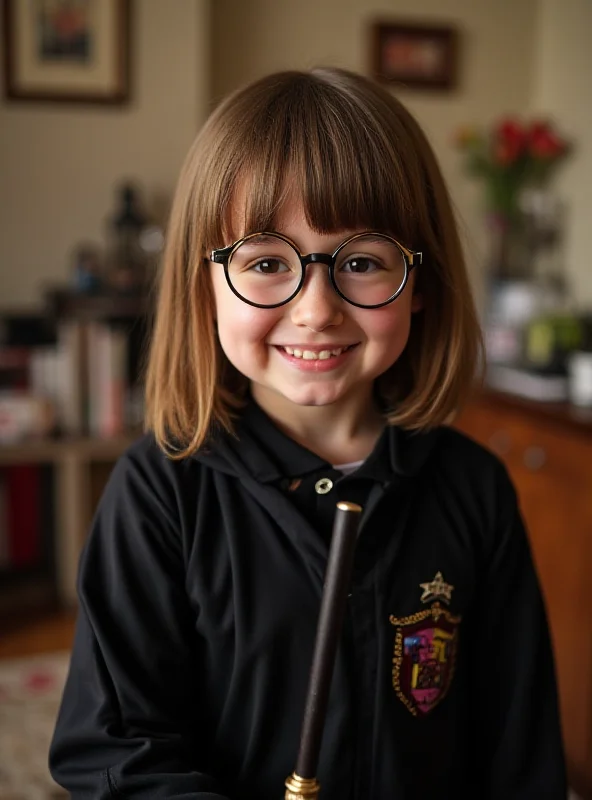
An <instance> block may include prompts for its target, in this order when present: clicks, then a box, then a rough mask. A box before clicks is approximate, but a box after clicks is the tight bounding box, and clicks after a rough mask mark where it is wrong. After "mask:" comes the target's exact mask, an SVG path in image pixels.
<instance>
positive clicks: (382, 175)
mask: <svg viewBox="0 0 592 800" xmlns="http://www.w3.org/2000/svg"><path fill="white" fill-rule="evenodd" d="M287 175H289V176H291V177H292V178H293V179H294V182H293V183H294V185H296V186H298V187H299V190H300V191H301V196H302V202H303V205H304V209H305V213H306V217H307V221H308V224H309V225H310V226H311V227H312V228H314V229H315V230H316V231H318V232H320V233H329V232H336V231H340V230H343V229H350V230H351V229H355V228H367V229H373V230H381V231H384V232H387V233H391V235H393V236H396V238H397V239H399V240H400V241H401V242H403V243H404V244H405V245H406V246H407V247H409V248H412V249H414V250H421V251H422V252H423V264H422V265H421V266H420V267H419V268H418V269H417V274H416V279H415V280H416V283H415V287H416V290H417V291H419V292H421V294H422V296H423V301H424V307H423V310H422V311H421V312H419V313H415V314H414V315H413V320H412V323H411V331H410V336H409V341H408V343H407V346H406V348H405V351H404V352H403V354H402V355H401V357H400V358H399V359H398V361H397V362H396V363H395V364H394V365H393V366H392V367H391V368H390V369H389V370H388V371H387V372H386V373H385V374H384V375H382V376H381V377H380V379H379V381H378V383H377V388H378V390H379V393H380V395H381V397H382V399H383V401H384V402H385V403H386V406H387V408H388V409H389V411H388V421H389V422H390V423H391V424H397V425H400V426H402V427H405V428H410V429H427V428H429V427H433V426H435V425H438V424H441V423H443V422H446V421H447V420H449V419H450V418H451V417H452V416H453V415H454V414H455V413H456V411H457V410H458V408H459V406H460V404H461V403H462V401H463V400H464V399H465V398H466V396H467V393H468V392H469V390H470V388H471V386H472V382H473V378H474V375H475V372H476V368H477V366H478V365H479V362H480V360H481V350H482V343H481V334H480V329H479V325H478V321H477V316H476V313H475V308H474V304H473V300H472V296H471V291H470V287H469V281H468V277H467V273H466V268H465V264H464V260H463V255H462V249H461V244H460V241H459V237H458V233H457V228H456V224H455V220H454V215H453V211H452V208H451V203H450V199H449V196H448V192H447V190H446V187H445V184H444V181H443V178H442V175H441V172H440V169H439V167H438V164H437V162H436V159H435V156H434V154H433V152H432V149H431V147H430V145H429V144H428V142H427V139H426V137H425V135H424V134H423V132H422V130H421V128H420V127H419V125H418V124H417V122H416V121H415V120H414V118H413V117H412V116H411V114H410V113H409V112H408V111H407V110H406V109H405V107H404V106H403V105H402V104H401V103H400V102H399V101H398V100H397V99H396V98H395V97H393V96H392V95H391V94H390V93H389V92H387V91H386V90H384V89H383V88H381V87H380V86H378V85H376V84H374V83H372V82H371V81H369V80H368V79H366V78H364V77H362V76H361V75H357V74H355V73H351V72H348V71H345V70H341V69H335V68H330V69H329V68H325V69H314V70H312V71H310V72H296V71H291V72H281V73H277V74H273V75H269V76H267V77H265V78H263V79H261V80H259V81H257V82H255V83H252V84H251V85H249V86H247V87H246V88H244V89H241V90H239V91H237V92H235V93H234V94H232V95H230V96H229V97H228V98H227V99H226V100H225V101H224V102H223V103H222V104H221V105H220V106H219V107H218V108H217V109H216V110H215V111H214V112H213V114H212V115H211V116H210V118H209V120H208V121H207V123H206V124H205V125H204V127H203V128H202V130H201V132H200V133H199V135H198V136H197V138H196V140H195V142H194V144H193V146H192V148H191V150H190V152H189V154H188V156H187V159H186V161H185V164H184V166H183V169H182V171H181V175H180V178H179V183H178V186H177V190H176V194H175V198H174V202H173V207H172V210H171V217H170V223H169V228H168V232H167V242H166V246H165V251H164V258H163V265H162V274H161V283H160V287H159V295H158V302H157V307H156V319H155V325H154V330H153V337H152V343H151V349H150V354H149V360H148V370H147V376H146V401H147V409H146V411H147V413H146V425H147V428H148V429H150V430H152V431H153V432H154V434H155V437H156V440H157V441H158V443H159V445H160V446H161V447H162V448H163V449H164V450H165V451H166V452H168V453H169V454H170V455H171V456H172V457H175V458H182V457H184V456H187V455H190V454H191V453H193V452H195V451H196V450H197V449H198V448H199V447H200V446H201V445H202V444H203V443H204V441H205V440H206V439H207V437H208V435H209V433H210V432H211V431H212V429H213V427H214V426H216V425H220V426H222V427H223V428H225V429H226V430H232V419H233V415H235V414H236V412H237V410H238V409H239V408H240V406H241V403H242V402H243V398H244V395H245V391H244V390H245V388H246V379H245V378H244V377H243V376H241V375H239V374H238V373H237V372H236V370H234V368H233V367H232V366H231V365H230V363H229V362H228V360H227V358H226V356H225V355H224V353H223V352H222V350H221V348H220V345H219V344H218V341H217V336H216V330H215V322H214V313H213V312H214V300H213V293H212V290H211V286H210V281H209V275H208V269H207V253H208V252H209V251H210V250H211V249H212V248H215V247H221V246H224V245H226V244H229V242H230V241H231V239H230V238H229V236H230V234H231V230H230V228H231V217H230V212H229V209H230V208H231V203H232V200H233V198H234V197H235V195H236V192H237V188H238V185H239V183H240V184H241V186H242V187H244V186H245V185H246V187H247V191H246V192H245V197H246V204H245V211H244V214H245V218H244V231H245V232H255V231H260V230H270V229H273V226H274V218H275V216H276V215H277V212H278V209H279V208H280V206H281V203H282V200H283V199H284V198H285V193H286V188H287V187H286V176H287ZM395 302H396V301H395Z"/></svg>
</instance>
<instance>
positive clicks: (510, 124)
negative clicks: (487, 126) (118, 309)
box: [493, 119, 527, 165]
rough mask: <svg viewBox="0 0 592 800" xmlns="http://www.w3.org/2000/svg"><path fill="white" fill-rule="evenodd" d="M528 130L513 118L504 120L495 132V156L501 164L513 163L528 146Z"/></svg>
mask: <svg viewBox="0 0 592 800" xmlns="http://www.w3.org/2000/svg"><path fill="white" fill-rule="evenodd" d="M526 141H527V138H526V131H525V130H524V128H523V127H522V126H521V125H520V123H518V122H516V121H515V120H513V119H506V120H503V121H502V122H501V123H500V124H499V125H498V127H497V129H496V130H495V132H494V137H493V158H494V160H495V161H496V162H497V163H498V164H501V165H508V164H513V163H514V162H516V161H517V160H518V159H519V158H520V156H521V155H522V154H523V152H524V150H525V147H526Z"/></svg>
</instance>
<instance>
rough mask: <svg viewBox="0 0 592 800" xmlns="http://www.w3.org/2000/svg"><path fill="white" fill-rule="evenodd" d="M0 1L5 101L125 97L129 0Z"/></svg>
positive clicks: (104, 100)
mask: <svg viewBox="0 0 592 800" xmlns="http://www.w3.org/2000/svg"><path fill="white" fill-rule="evenodd" d="M1 2H2V5H3V13H4V94H5V97H6V99H7V100H18V101H47V102H51V103H104V104H117V103H125V102H126V101H127V100H128V98H129V65H130V53H129V43H130V2H131V0H1Z"/></svg>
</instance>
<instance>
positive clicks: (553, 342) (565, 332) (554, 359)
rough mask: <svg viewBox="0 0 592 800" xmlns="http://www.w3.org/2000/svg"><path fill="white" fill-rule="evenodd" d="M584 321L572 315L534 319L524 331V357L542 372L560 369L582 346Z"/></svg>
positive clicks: (555, 315)
mask: <svg viewBox="0 0 592 800" xmlns="http://www.w3.org/2000/svg"><path fill="white" fill-rule="evenodd" d="M582 340H583V326H582V323H581V321H580V320H579V319H578V318H577V317H574V316H571V315H568V314H566V315H557V314H554V315H550V316H547V317H538V318H536V319H533V320H532V322H530V323H529V324H528V325H527V328H526V331H525V342H524V346H525V353H524V355H525V358H526V360H527V361H528V362H529V363H530V364H531V365H532V366H534V367H537V368H539V369H550V368H561V367H563V366H564V362H565V357H566V356H567V355H568V354H569V353H571V352H572V351H573V350H577V349H578V347H580V345H581V343H582Z"/></svg>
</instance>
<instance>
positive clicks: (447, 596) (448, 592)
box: [419, 572, 454, 603]
mask: <svg viewBox="0 0 592 800" xmlns="http://www.w3.org/2000/svg"><path fill="white" fill-rule="evenodd" d="M419 585H420V587H421V588H422V589H423V594H422V596H421V602H422V603H428V602H429V601H430V600H435V599H436V598H437V597H441V598H442V600H444V601H445V602H446V603H449V602H450V600H451V599H452V591H453V589H454V586H452V584H450V583H446V581H445V580H444V578H443V577H442V573H441V572H436V577H435V578H434V580H433V581H428V583H420V584H419Z"/></svg>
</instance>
